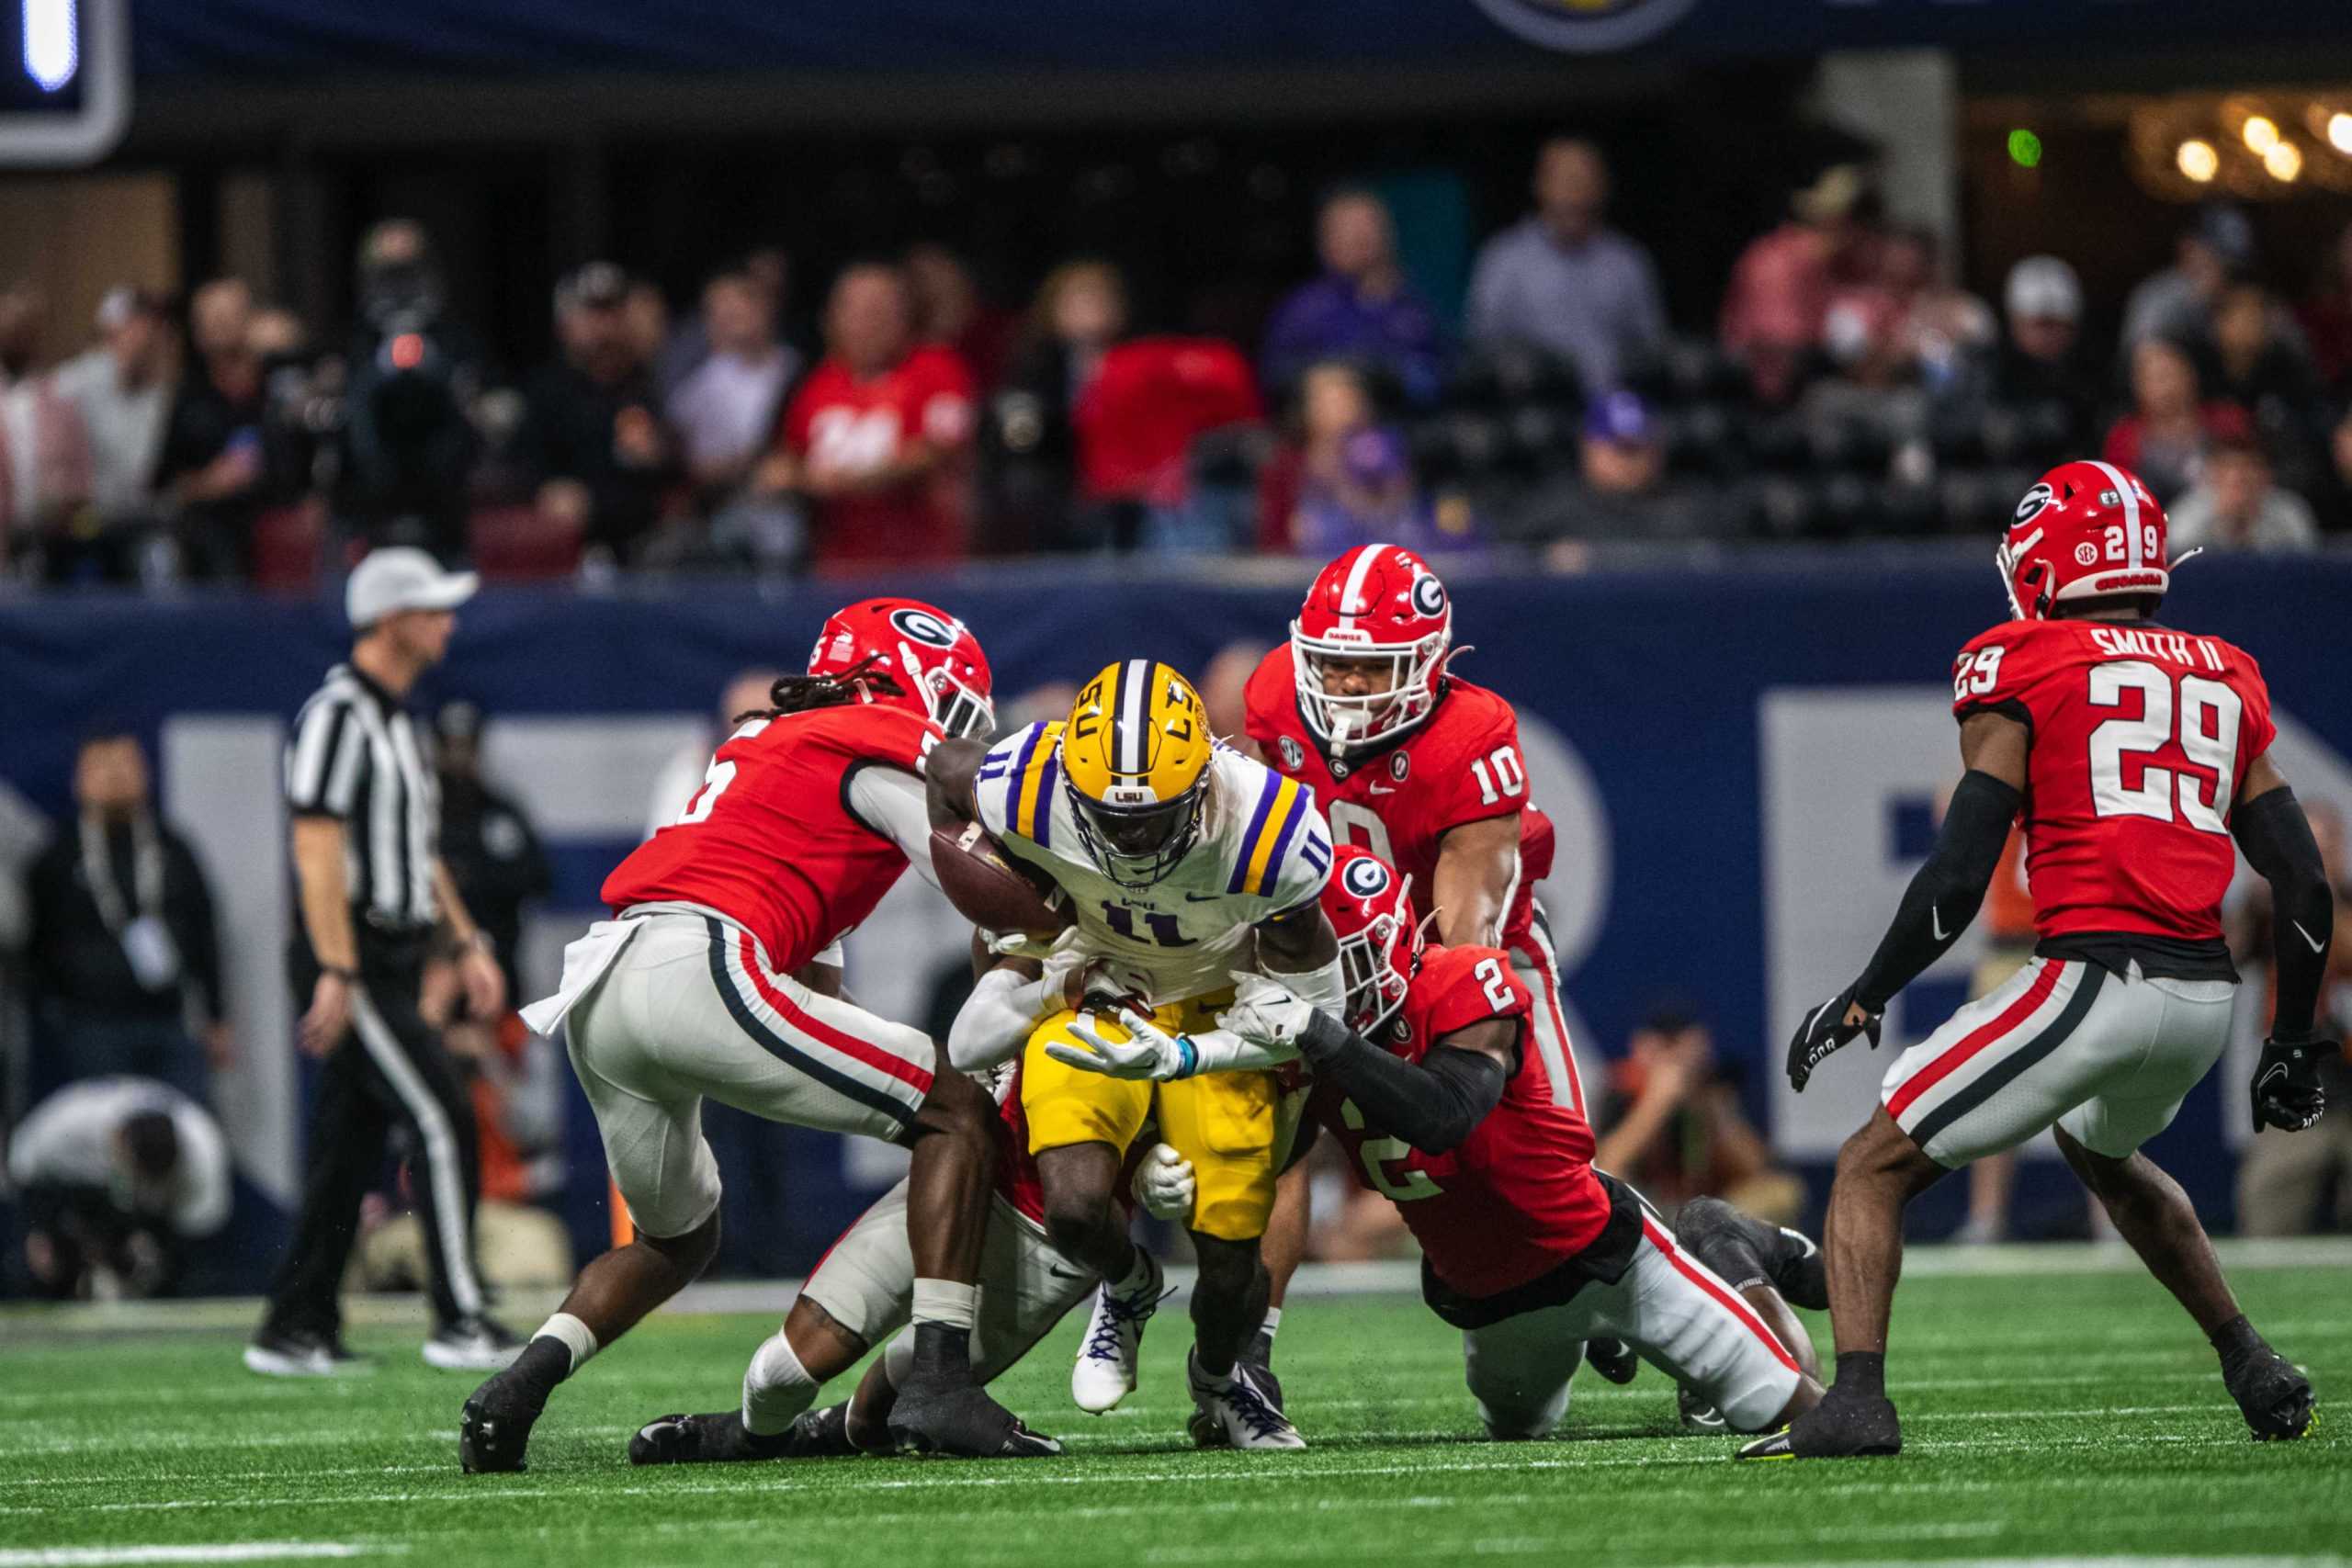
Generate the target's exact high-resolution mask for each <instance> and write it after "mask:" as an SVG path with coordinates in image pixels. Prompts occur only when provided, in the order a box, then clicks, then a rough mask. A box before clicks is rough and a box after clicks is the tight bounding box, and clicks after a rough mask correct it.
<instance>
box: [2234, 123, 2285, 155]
mask: <svg viewBox="0 0 2352 1568" xmlns="http://www.w3.org/2000/svg"><path fill="white" fill-rule="evenodd" d="M2238 134H2239V135H2240V136H2242V137H2244V138H2245V150H2246V151H2247V152H2251V153H2253V154H2254V155H2255V156H2256V157H2257V158H2267V157H2268V156H2270V150H2271V149H2272V148H2274V147H2276V146H2278V121H2277V120H2275V119H2272V118H2270V117H2269V116H2268V115H2267V114H2250V115H2248V116H2246V117H2245V124H2244V125H2242V126H2240V127H2239V128H2238Z"/></svg>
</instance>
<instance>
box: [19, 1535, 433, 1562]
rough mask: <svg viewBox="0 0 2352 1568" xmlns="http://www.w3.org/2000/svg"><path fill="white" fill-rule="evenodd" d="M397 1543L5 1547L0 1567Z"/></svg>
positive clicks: (283, 1553)
mask: <svg viewBox="0 0 2352 1568" xmlns="http://www.w3.org/2000/svg"><path fill="white" fill-rule="evenodd" d="M407 1550H408V1548H406V1547H405V1546H401V1545H399V1544H397V1543H392V1542H386V1543H383V1544H373V1543H370V1544H366V1545H363V1544H360V1543H358V1542H356V1541H334V1540H232V1541H222V1542H220V1543H219V1544H218V1545H211V1546H44V1547H36V1548H34V1549H32V1550H30V1551H0V1568H106V1565H107V1564H112V1563H130V1562H280V1561H285V1560H288V1559H296V1558H300V1559H312V1558H321V1557H367V1556H371V1555H375V1554H379V1553H382V1552H390V1551H407Z"/></svg>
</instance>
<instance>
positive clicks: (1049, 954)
mask: <svg viewBox="0 0 2352 1568" xmlns="http://www.w3.org/2000/svg"><path fill="white" fill-rule="evenodd" d="M1079 942H1080V938H1079V933H1078V928H1077V927H1076V926H1071V927H1069V929H1068V930H1066V931H1061V932H1059V933H1057V935H1055V936H1054V937H1052V938H1051V939H1048V940H1041V939H1039V938H1037V937H1034V936H1031V935H1030V934H1028V933H1027V932H1025V931H1004V932H1001V933H999V934H997V935H995V936H992V937H990V938H989V952H990V953H994V954H996V955H997V956H998V957H1000V958H1026V959H1028V960H1029V961H1031V962H1032V963H1034V964H1038V965H1039V966H1040V967H1041V968H1042V969H1043V970H1044V973H1043V974H1041V975H1039V976H1037V978H1036V979H1035V981H1034V982H1032V984H1033V986H1034V987H1035V988H1034V989H1033V990H1031V991H1029V992H1027V993H1024V999H1034V1001H1035V1007H1036V1015H1037V1016H1038V1017H1039V1018H1044V1017H1046V1016H1047V1015H1048V1014H1051V1013H1057V1012H1059V1011H1061V1010H1062V1009H1064V1008H1066V1007H1069V1006H1071V1005H1073V998H1075V997H1076V995H1077V994H1078V987H1075V986H1073V985H1072V984H1071V983H1070V981H1071V977H1072V976H1076V975H1078V974H1079V973H1080V971H1082V970H1083V969H1085V968H1086V966H1087V965H1088V964H1090V963H1091V962H1093V959H1092V958H1091V956H1090V955H1089V954H1087V953H1083V952H1081V951H1080V947H1079Z"/></svg>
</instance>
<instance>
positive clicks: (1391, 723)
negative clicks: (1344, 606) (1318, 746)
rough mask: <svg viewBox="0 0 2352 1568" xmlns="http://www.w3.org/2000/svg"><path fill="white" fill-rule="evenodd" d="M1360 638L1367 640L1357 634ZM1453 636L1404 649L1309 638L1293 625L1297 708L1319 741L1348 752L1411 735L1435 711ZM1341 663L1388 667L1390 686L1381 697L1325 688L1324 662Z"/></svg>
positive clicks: (1443, 634) (1439, 635) (1441, 634)
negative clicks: (1412, 730)
mask: <svg viewBox="0 0 2352 1568" xmlns="http://www.w3.org/2000/svg"><path fill="white" fill-rule="evenodd" d="M1354 635H1355V636H1357V637H1361V636H1362V635H1363V634H1361V633H1357V634H1354ZM1451 640H1452V638H1451V634H1450V632H1449V631H1447V630H1439V631H1436V632H1432V633H1430V635H1429V636H1428V637H1423V638H1422V639H1421V640H1420V641H1419V642H1416V643H1411V644H1408V645H1406V646H1404V647H1397V646H1396V645H1393V644H1379V643H1374V642H1371V641H1369V640H1365V641H1342V640H1340V639H1338V638H1334V637H1308V636H1307V635H1306V633H1305V632H1304V631H1303V630H1301V629H1300V627H1299V624H1298V623H1297V622H1296V621H1293V622H1292V623H1291V628H1290V641H1291V662H1292V665H1293V666H1294V668H1295V672H1296V678H1297V683H1298V707H1299V713H1300V715H1301V716H1303V717H1305V719H1306V727H1307V728H1309V729H1311V730H1313V731H1314V732H1315V737H1316V739H1318V740H1320V741H1322V742H1323V743H1324V744H1325V745H1326V746H1329V747H1330V748H1331V749H1332V750H1334V751H1340V752H1346V751H1351V750H1360V749H1362V748H1363V747H1367V746H1373V745H1376V744H1378V743H1380V742H1381V741H1384V740H1388V739H1394V738H1395V737H1397V736H1399V735H1402V734H1404V733H1406V732H1407V731H1408V730H1410V729H1412V728H1414V727H1415V726H1416V725H1419V723H1421V721H1422V720H1424V719H1426V718H1428V717H1429V716H1430V713H1431V712H1433V711H1434V710H1435V709H1436V707H1437V686H1438V679H1439V677H1440V675H1441V674H1442V672H1443V671H1444V669H1445V655H1446V649H1447V646H1448V644H1449V643H1450V642H1451ZM1327 659H1343V660H1349V661H1351V662H1361V663H1365V664H1379V663H1385V664H1386V666H1387V669H1388V684H1387V686H1386V688H1385V689H1384V690H1381V691H1377V692H1365V693H1363V694H1355V695H1350V694H1342V693H1338V692H1334V691H1332V690H1331V689H1330V688H1329V685H1328V684H1327V683H1326V680H1325V676H1324V672H1323V668H1322V660H1327Z"/></svg>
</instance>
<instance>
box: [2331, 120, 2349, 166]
mask: <svg viewBox="0 0 2352 1568" xmlns="http://www.w3.org/2000/svg"><path fill="white" fill-rule="evenodd" d="M2327 141H2328V145H2329V146H2331V147H2334V148H2335V150H2336V151H2337V152H2341V153H2343V154H2344V155H2345V156H2346V157H2347V158H2352V114H2346V113H2344V112H2342V111H2341V110H2339V111H2337V112H2336V113H2335V114H2332V115H2330V116H2328V117H2327Z"/></svg>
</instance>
